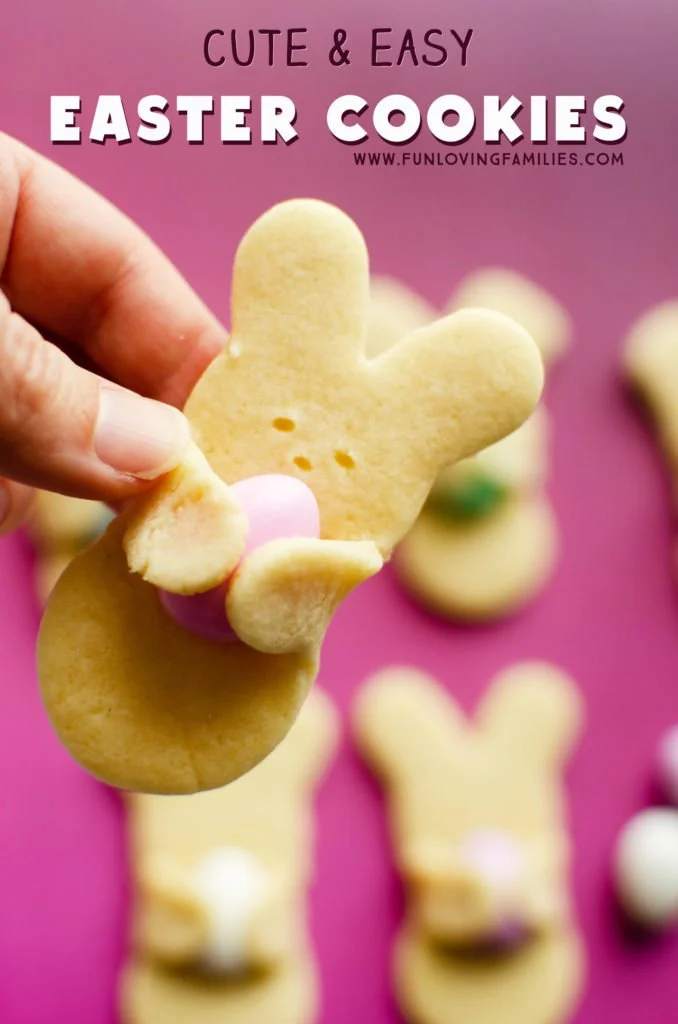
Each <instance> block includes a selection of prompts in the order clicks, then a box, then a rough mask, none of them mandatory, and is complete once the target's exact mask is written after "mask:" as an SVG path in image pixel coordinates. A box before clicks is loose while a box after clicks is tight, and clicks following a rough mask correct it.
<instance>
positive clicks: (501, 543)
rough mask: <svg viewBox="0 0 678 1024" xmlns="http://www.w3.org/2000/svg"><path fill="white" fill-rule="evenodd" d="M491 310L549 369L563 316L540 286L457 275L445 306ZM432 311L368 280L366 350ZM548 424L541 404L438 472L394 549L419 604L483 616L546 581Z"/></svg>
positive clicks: (392, 286) (567, 331) (404, 291)
mask: <svg viewBox="0 0 678 1024" xmlns="http://www.w3.org/2000/svg"><path fill="white" fill-rule="evenodd" d="M464 307H482V308H489V309H493V310H495V311H497V312H500V313H503V314H504V315H506V316H510V317H512V318H513V319H514V320H516V321H517V322H518V323H520V324H521V326H523V327H524V328H525V329H526V330H527V331H528V333H530V334H531V336H532V338H533V339H534V341H535V343H536V344H537V346H538V348H539V351H540V353H541V356H542V359H543V361H544V366H545V368H546V369H547V370H548V368H549V367H550V366H551V365H552V364H553V362H554V361H555V360H556V359H558V358H559V357H560V356H562V355H563V353H564V352H565V351H566V349H567V347H568V345H569V342H570V337H571V333H572V330H571V324H570V319H569V317H568V315H567V313H566V312H565V310H564V309H563V308H562V306H560V304H559V303H558V302H557V301H556V300H555V299H554V298H552V296H550V295H549V294H548V293H547V292H546V291H545V290H544V289H543V288H541V287H539V286H538V285H536V284H534V283H533V282H531V281H528V280H527V279H526V278H524V277H522V276H521V275H519V274H516V273H514V272H513V271H509V270H502V269H488V270H482V271H479V272H477V273H475V274H472V275H470V276H469V277H467V278H466V279H464V280H463V281H462V283H461V285H460V286H459V288H458V289H457V291H456V292H455V293H454V295H453V296H452V298H451V299H450V301H449V303H448V304H447V308H448V309H449V311H453V310H457V309H461V308H464ZM435 315H436V313H435V310H434V309H433V307H431V306H429V305H428V303H426V302H424V300H422V299H420V298H419V296H418V295H416V294H415V293H414V292H412V291H411V290H410V289H408V288H407V287H406V286H405V285H403V284H400V283H399V282H396V281H393V280H390V279H388V278H375V279H374V280H373V283H372V294H371V313H370V319H369V323H370V335H369V339H368V345H367V351H368V355H371V356H372V357H376V356H378V355H379V354H380V353H381V352H382V351H385V350H386V349H387V348H388V347H390V345H392V344H395V343H396V342H397V341H398V340H399V339H400V338H401V337H403V336H404V334H405V331H409V330H412V328H413V327H415V326H423V324H425V323H427V322H428V321H429V320H430V319H431V318H432V317H433V316H435ZM549 435H550V422H549V418H548V415H547V413H546V410H545V409H544V408H543V407H540V408H538V409H537V410H536V412H535V413H534V414H533V415H532V416H531V417H530V419H529V420H528V421H527V422H526V423H525V424H524V425H523V426H522V427H520V428H519V429H518V430H517V431H515V432H514V433H513V434H511V435H509V437H506V438H504V439H503V440H502V441H500V442H498V443H497V444H495V445H491V446H490V447H489V448H487V449H485V451H483V452H480V453H479V454H478V455H476V456H474V457H473V458H469V459H465V460H463V461H462V462H460V463H458V464H457V465H456V466H453V467H450V469H449V470H445V471H443V473H442V474H441V475H440V477H439V478H438V480H437V481H436V484H435V486H434V487H433V490H432V492H431V495H430V497H429V500H428V501H427V503H426V505H425V506H424V508H423V510H422V513H421V515H420V517H419V519H418V520H417V522H416V523H415V525H414V527H413V528H412V530H411V531H410V533H409V534H408V535H407V536H406V537H405V538H404V540H403V541H402V542H401V544H400V545H399V547H398V548H397V550H396V553H395V555H394V565H395V569H396V572H397V573H398V575H399V577H400V579H401V580H402V582H403V583H404V585H405V586H406V587H407V589H408V590H409V591H410V592H411V593H412V595H413V596H414V597H415V598H416V599H417V600H418V601H419V602H420V603H421V604H423V605H424V606H426V607H427V608H429V609H430V610H432V611H434V612H436V613H437V614H439V615H442V616H443V617H446V618H450V619H455V620H459V621H490V620H493V619H497V618H500V617H502V616H504V615H508V614H510V613H512V612H515V611H517V610H519V609H520V608H521V607H523V606H524V605H525V604H527V603H528V602H529V601H530V600H531V599H532V598H533V597H535V596H536V594H537V593H538V592H539V591H540V590H541V589H542V587H543V586H544V585H545V584H546V582H547V580H548V578H549V576H550V574H551V572H552V570H553V567H554V565H555V562H556V558H557V553H558V528H557V523H556V520H555V516H554V514H553V510H552V507H551V503H550V501H549V499H548V496H547V494H546V491H545V486H546V482H547V476H548V463H549V454H548V449H549Z"/></svg>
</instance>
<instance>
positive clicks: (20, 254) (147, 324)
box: [0, 133, 226, 406]
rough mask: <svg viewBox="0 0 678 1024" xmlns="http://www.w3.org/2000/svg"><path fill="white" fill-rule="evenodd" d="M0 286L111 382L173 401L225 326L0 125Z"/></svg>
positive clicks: (146, 243) (165, 265)
mask: <svg viewBox="0 0 678 1024" xmlns="http://www.w3.org/2000/svg"><path fill="white" fill-rule="evenodd" d="M0 287H1V288H2V290H3V291H4V292H5V294H6V295H7V297H8V299H9V301H10V303H11V305H12V307H13V309H14V310H15V311H16V312H17V313H19V314H20V315H21V316H22V317H24V318H25V319H27V320H30V321H31V322H32V323H34V324H35V325H36V326H38V327H40V328H42V329H43V330H44V331H46V332H52V333H54V334H56V335H58V336H60V337H62V338H64V339H65V340H67V341H69V342H72V343H74V344H75V345H77V346H78V347H79V348H80V349H82V350H83V351H84V352H85V353H86V354H87V355H88V356H89V358H90V359H91V360H93V361H94V363H96V365H97V366H98V367H99V368H100V369H101V370H102V371H103V372H104V373H105V374H107V375H108V376H110V377H111V378H112V379H113V380H115V381H116V382H117V383H119V384H122V385H124V386H125V387H127V388H130V389H132V390H134V391H138V392H139V393H140V394H143V395H147V396H149V397H152V398H157V399H160V400H161V401H165V402H169V403H171V404H174V405H179V406H181V405H183V404H184V402H185V400H186V398H187V397H188V395H189V393H190V391H191V389H192V387H193V385H194V384H195V382H196V380H197V379H198V377H199V376H200V375H201V374H202V372H203V371H204V370H205V368H206V367H207V365H208V364H209V363H210V362H211V361H212V359H213V358H214V357H215V356H216V355H217V353H218V352H219V351H220V350H221V348H222V347H223V345H224V342H225V340H226V332H225V330H224V328H223V327H222V326H221V325H220V324H219V322H218V321H217V320H216V319H215V317H213V316H212V314H211V313H210V312H209V310H208V309H207V308H206V306H205V305H204V304H203V303H202V301H201V300H200V299H199V298H198V296H197V295H196V294H195V292H194V291H193V290H192V289H191V288H190V287H189V285H188V284H187V283H186V281H184V279H183V278H182V276H181V275H180V274H179V272H178V271H177V270H176V268H175V267H174V266H173V265H172V263H171V262H170V261H169V260H168V259H167V258H166V257H165V256H163V254H162V253H161V252H160V250H159V249H158V248H157V247H156V246H155V245H154V244H153V242H151V240H150V239H149V238H148V237H147V236H146V235H145V234H144V233H143V231H141V230H140V229H139V228H138V227H136V225H134V224H133V223H132V221H131V220H129V219H128V218H127V217H126V216H125V215H124V214H123V213H121V212H120V211H119V210H117V209H116V208H115V207H114V206H113V205H112V204H111V203H109V202H108V201H107V200H105V199H104V198H103V197H102V196H100V195H98V194H97V193H96V192H94V191H93V190H92V189H90V188H89V187H88V186H87V185H85V184H83V183H82V182H80V181H78V180H77V179H76V178H74V177H73V176H72V175H70V174H69V173H68V172H66V171H64V170H63V169H62V168H60V167H58V166H57V165H56V164H53V163H52V162H51V161H49V160H47V159H46V158H45V157H42V156H40V155H39V154H37V153H34V152H33V151H32V150H30V149H28V148H27V147H25V146H23V145H22V144H21V143H19V142H17V141H16V140H14V139H11V138H9V137H8V136H6V135H3V134H2V133H0Z"/></svg>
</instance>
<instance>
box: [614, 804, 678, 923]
mask: <svg viewBox="0 0 678 1024" xmlns="http://www.w3.org/2000/svg"><path fill="white" fill-rule="evenodd" d="M614 873H615V881H616V885H617V891H618V895H619V899H620V901H621V904H622V906H623V907H624V909H625V910H626V912H627V913H628V915H629V916H630V917H631V918H632V919H633V920H634V921H636V922H637V923H638V924H640V925H643V926H645V927H647V928H663V927H665V926H667V925H669V924H671V923H672V922H673V921H678V811H674V810H669V809H666V808H653V809H652V810H648V811H642V812H641V813H640V814H637V815H636V817H635V818H632V819H631V821H629V822H628V824H627V825H625V826H624V828H623V829H622V831H621V833H620V835H619V839H618V840H617V848H616V851H615V863H614Z"/></svg>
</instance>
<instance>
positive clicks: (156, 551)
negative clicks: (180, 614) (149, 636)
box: [123, 444, 248, 594]
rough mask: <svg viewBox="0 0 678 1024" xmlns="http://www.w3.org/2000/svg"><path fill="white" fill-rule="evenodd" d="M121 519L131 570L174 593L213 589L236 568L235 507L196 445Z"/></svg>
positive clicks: (240, 539) (240, 530)
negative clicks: (124, 520)
mask: <svg viewBox="0 0 678 1024" xmlns="http://www.w3.org/2000/svg"><path fill="white" fill-rule="evenodd" d="M126 515H127V517H128V518H127V528H126V530H125V534H124V537H123V547H124V550H125V554H126V556H127V564H128V566H129V569H130V571H131V572H135V573H138V574H139V575H140V576H141V577H142V578H143V579H144V580H146V582H147V583H151V584H153V586H156V587H161V588H162V589H163V590H168V591H170V592H171V593H175V594H199V593H204V592H205V591H207V590H210V589H212V588H213V587H216V586H218V585H219V584H220V583H221V582H222V581H223V580H225V579H226V577H227V576H228V575H229V574H230V573H231V572H232V570H233V569H234V568H235V566H236V565H237V563H238V560H239V558H240V555H241V553H242V551H243V548H244V546H245V540H246V537H247V529H248V526H247V519H246V517H245V514H244V512H243V510H242V507H241V505H240V503H239V502H238V501H237V500H236V498H235V497H234V496H233V494H232V492H231V490H230V488H229V487H228V485H227V484H226V483H224V481H223V480H222V479H221V478H220V477H219V476H217V474H216V473H215V472H214V471H213V470H212V469H211V468H210V466H209V463H208V462H207V459H206V458H205V456H204V455H203V454H202V452H201V451H200V449H199V448H198V447H197V445H195V444H193V445H191V447H190V449H189V451H188V453H187V455H186V457H185V458H184V460H183V462H182V463H181V464H180V465H179V466H178V467H177V468H176V469H175V470H173V471H172V472H171V473H168V475H167V476H166V477H165V478H164V479H163V480H162V481H161V482H160V483H159V484H158V486H157V487H155V488H154V489H153V490H152V491H151V493H150V494H148V495H145V496H144V497H142V498H140V499H139V500H138V501H137V502H135V504H134V506H133V508H132V509H131V510H130V512H129V513H126Z"/></svg>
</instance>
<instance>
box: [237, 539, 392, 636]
mask: <svg viewBox="0 0 678 1024" xmlns="http://www.w3.org/2000/svg"><path fill="white" fill-rule="evenodd" d="M382 564H383V560H382V558H381V555H380V554H379V551H378V549H377V547H376V545H375V544H373V543H372V542H371V541H340V540H316V539H313V538H306V537H293V538H285V539H281V540H274V541H271V542H270V543H269V544H265V545H264V546H263V547H261V548H258V549H257V550H256V551H253V552H252V554H250V555H249V556H248V557H247V558H246V559H245V560H244V562H243V563H242V566H241V567H240V569H239V570H238V571H237V572H236V574H235V577H234V579H233V583H232V584H231V586H230V588H229V591H228V594H227V597H226V611H227V614H228V619H229V622H230V623H231V626H232V627H233V629H234V630H235V632H236V633H237V635H238V637H239V638H240V639H241V640H242V641H243V643H246V644H247V645H248V646H249V647H252V648H254V649H255V650H258V651H261V652H262V653H264V654H288V653H292V652H297V651H304V650H313V649H314V648H316V647H317V646H318V645H319V644H320V642H321V640H322V637H323V635H324V632H325V630H326V629H327V626H328V624H329V621H330V619H331V617H332V615H333V613H334V611H335V610H336V608H337V606H338V605H339V604H340V602H341V601H342V600H343V599H344V597H346V595H347V594H348V593H349V592H350V591H351V590H352V589H353V588H354V587H356V586H357V585H358V584H359V583H362V581H363V580H366V579H368V577H370V576H374V575H375V574H376V573H377V572H379V570H380V569H381V567H382Z"/></svg>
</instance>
